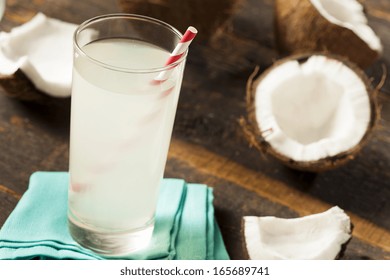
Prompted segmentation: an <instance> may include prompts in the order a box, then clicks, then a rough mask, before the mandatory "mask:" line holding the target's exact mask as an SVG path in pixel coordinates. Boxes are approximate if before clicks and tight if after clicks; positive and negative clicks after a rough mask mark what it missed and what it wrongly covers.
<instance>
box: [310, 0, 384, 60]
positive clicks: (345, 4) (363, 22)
mask: <svg viewBox="0 0 390 280" xmlns="http://www.w3.org/2000/svg"><path fill="white" fill-rule="evenodd" d="M310 2H311V3H312V5H313V6H314V7H315V8H316V9H317V11H318V12H319V13H320V14H321V15H322V16H323V17H324V18H325V19H327V20H328V21H329V22H331V23H333V24H336V25H339V26H342V27H345V28H348V29H350V30H351V31H353V32H354V33H355V34H356V35H357V36H359V37H360V39H362V40H363V41H364V42H365V43H366V44H367V45H368V46H369V47H370V48H371V49H372V50H374V51H376V52H378V53H381V52H382V44H381V41H380V39H379V38H378V36H376V34H375V32H374V31H373V30H372V29H371V28H370V27H369V26H368V24H367V18H366V16H365V15H364V11H363V6H362V5H361V4H360V3H359V2H358V1H356V0H342V1H340V0H310Z"/></svg>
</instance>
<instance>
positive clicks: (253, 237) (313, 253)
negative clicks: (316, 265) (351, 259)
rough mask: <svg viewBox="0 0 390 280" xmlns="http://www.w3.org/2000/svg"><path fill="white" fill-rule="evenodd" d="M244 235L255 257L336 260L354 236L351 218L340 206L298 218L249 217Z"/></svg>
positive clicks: (251, 254)
mask: <svg viewBox="0 0 390 280" xmlns="http://www.w3.org/2000/svg"><path fill="white" fill-rule="evenodd" d="M244 235H245V244H246V249H247V252H248V255H249V258H250V259H252V260H310V259H312V260H314V259H317V260H333V259H335V258H336V257H337V256H338V254H339V253H340V251H341V248H342V245H343V244H345V243H346V242H347V241H348V240H349V239H350V238H351V221H350V218H349V217H348V215H346V214H345V213H344V211H343V210H342V209H340V208H339V207H337V206H335V207H333V208H331V209H329V210H328V211H326V212H323V213H319V214H314V215H309V216H305V217H302V218H295V219H282V218H277V217H255V216H247V217H244Z"/></svg>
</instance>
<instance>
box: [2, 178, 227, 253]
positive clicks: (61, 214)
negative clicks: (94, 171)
mask: <svg viewBox="0 0 390 280" xmlns="http://www.w3.org/2000/svg"><path fill="white" fill-rule="evenodd" d="M68 182H69V176H68V173H67V172H36V173H34V174H32V175H31V177H30V183H29V187H28V190H27V191H26V192H25V194H24V195H23V197H22V198H21V200H20V201H19V203H18V205H17V206H16V208H15V209H14V211H13V212H12V213H11V215H10V216H9V217H8V219H7V221H6V222H5V224H4V225H3V227H2V228H1V230H0V259H33V258H34V259H36V258H38V259H77V260H81V259H85V260H87V259H88V260H94V259H103V258H102V257H101V256H99V255H97V254H95V253H94V252H92V251H90V250H88V249H85V248H82V247H81V246H80V245H78V244H77V243H76V242H75V241H74V240H73V239H72V238H71V236H70V234H69V232H68V228H67V190H68ZM212 202H213V193H212V189H211V188H209V187H207V186H206V185H201V184H187V183H186V182H185V181H184V180H179V179H164V180H163V182H162V185H161V188H160V197H159V201H158V204H157V210H156V217H155V219H156V223H155V228H154V232H153V237H152V240H151V243H150V245H149V246H148V247H147V248H145V249H143V250H142V251H137V252H135V253H133V254H131V255H129V256H127V257H126V259H127V258H128V259H140V260H145V259H177V260H179V259H181V260H185V259H191V260H198V259H205V260H208V259H221V260H227V259H229V256H228V254H227V252H226V249H225V245H224V243H223V240H222V236H221V233H220V231H219V228H218V225H217V223H216V221H215V219H214V208H213V204H212Z"/></svg>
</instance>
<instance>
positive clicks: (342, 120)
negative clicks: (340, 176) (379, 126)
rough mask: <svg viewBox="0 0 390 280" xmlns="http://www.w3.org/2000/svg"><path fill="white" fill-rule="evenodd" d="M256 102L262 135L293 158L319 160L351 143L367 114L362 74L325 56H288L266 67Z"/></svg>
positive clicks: (362, 130)
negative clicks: (295, 57)
mask: <svg viewBox="0 0 390 280" xmlns="http://www.w3.org/2000/svg"><path fill="white" fill-rule="evenodd" d="M255 108H256V121H257V123H258V125H259V127H260V128H261V129H260V130H261V131H263V135H262V136H263V137H264V139H265V140H266V141H267V142H268V143H269V144H270V145H271V146H272V148H273V149H274V150H276V152H278V153H280V154H282V155H284V156H285V157H286V158H288V159H292V160H294V161H304V162H309V161H318V160H320V159H323V158H328V157H333V156H335V155H337V154H339V153H342V152H344V151H347V150H349V149H351V148H353V147H354V146H356V145H357V144H358V143H359V142H360V141H361V140H362V138H363V136H364V135H365V133H366V131H367V129H368V126H369V123H370V120H371V106H370V100H369V97H368V92H367V88H366V85H365V84H364V82H363V81H362V79H361V77H359V76H358V75H357V74H356V73H355V72H354V71H353V70H352V69H350V68H349V67H348V66H346V65H345V64H343V63H342V62H340V61H338V60H334V59H329V58H327V57H324V56H312V57H310V58H309V59H308V60H307V61H306V62H304V63H302V64H301V63H299V62H298V61H296V60H292V61H287V62H285V63H283V64H281V65H278V67H275V68H274V69H272V70H271V71H270V72H268V73H267V75H266V76H265V77H264V78H263V79H262V80H261V82H260V83H259V84H258V85H257V88H256V92H255Z"/></svg>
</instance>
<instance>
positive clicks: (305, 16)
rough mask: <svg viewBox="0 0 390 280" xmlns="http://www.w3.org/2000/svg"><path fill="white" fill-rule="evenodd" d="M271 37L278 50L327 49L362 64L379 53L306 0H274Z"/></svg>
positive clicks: (289, 52)
mask: <svg viewBox="0 0 390 280" xmlns="http://www.w3.org/2000/svg"><path fill="white" fill-rule="evenodd" d="M275 38H276V44H277V46H278V48H279V50H280V51H281V52H282V53H287V54H296V53H304V52H322V51H327V52H330V53H333V54H336V55H340V56H344V57H347V58H348V59H349V60H350V61H352V62H354V63H355V64H357V65H358V66H360V67H362V68H366V67H368V66H370V65H371V64H372V63H373V62H374V61H375V60H376V59H378V57H379V56H380V53H379V52H377V51H375V50H372V49H371V48H370V47H369V46H368V45H367V44H366V43H365V42H364V41H363V40H362V39H360V37H358V36H357V35H356V34H355V33H354V32H353V31H352V30H350V29H347V28H344V27H341V26H338V25H336V24H333V23H331V22H329V21H328V20H326V19H325V17H323V16H322V15H321V14H320V13H319V12H318V10H317V9H316V8H315V7H314V6H313V5H312V4H311V2H310V0H275Z"/></svg>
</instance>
